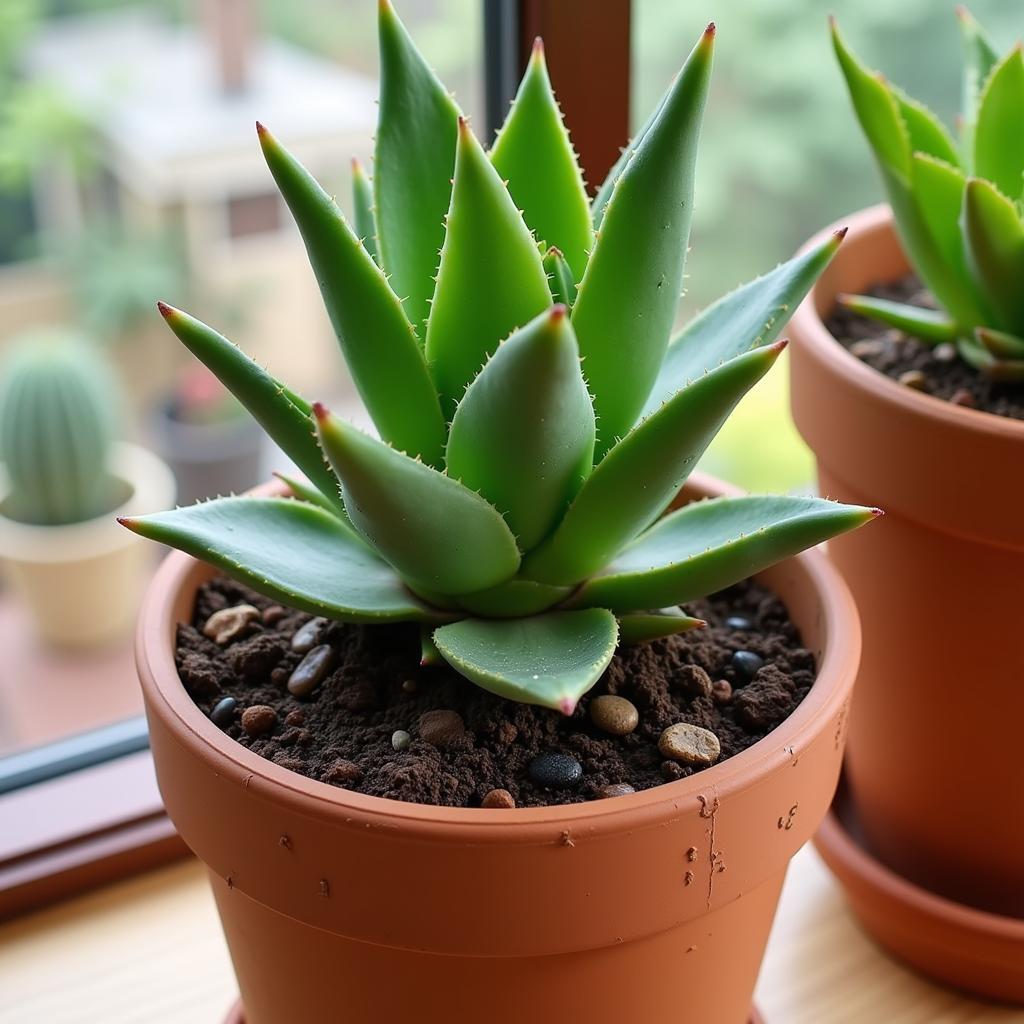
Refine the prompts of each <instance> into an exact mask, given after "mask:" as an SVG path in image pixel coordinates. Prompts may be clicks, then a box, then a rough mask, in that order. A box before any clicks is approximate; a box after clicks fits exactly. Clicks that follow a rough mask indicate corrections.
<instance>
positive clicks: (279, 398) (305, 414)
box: [157, 302, 343, 512]
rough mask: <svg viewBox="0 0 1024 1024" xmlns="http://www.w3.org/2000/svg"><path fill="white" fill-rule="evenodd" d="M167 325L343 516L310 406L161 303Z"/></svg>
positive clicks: (228, 345)
mask: <svg viewBox="0 0 1024 1024" xmlns="http://www.w3.org/2000/svg"><path fill="white" fill-rule="evenodd" d="M157 305H158V307H159V309H160V312H161V314H162V315H163V318H164V320H166V321H167V326H168V327H170V329H171V330H172V331H174V333H175V334H176V335H177V336H178V338H179V339H180V341H181V342H182V343H183V344H184V346H185V347H186V348H187V349H188V350H189V351H190V352H191V353H192V354H193V355H194V356H195V357H196V358H197V359H198V360H199V361H200V362H202V363H204V364H205V365H206V367H207V368H208V369H209V370H210V371H211V372H212V373H213V374H214V375H215V376H216V377H217V378H218V380H220V382H221V383H222V384H223V385H224V386H225V387H226V388H227V389H228V391H230V392H231V393H232V394H233V395H234V396H235V398H237V399H238V401H239V402H241V403H242V405H244V406H245V408H246V409H247V410H248V411H249V412H250V413H251V415H252V417H253V418H254V419H255V420H256V422H257V423H259V425H260V426H261V427H263V429H264V430H265V431H266V432H267V433H268V434H269V435H270V437H271V439H272V440H273V441H274V443H275V444H277V445H278V446H279V447H280V448H281V449H282V450H283V451H284V452H285V453H286V454H287V455H288V457H289V458H290V459H291V460H292V461H293V462H294V463H295V464H296V465H297V466H298V467H299V469H301V470H302V472H303V473H305V474H306V476H308V477H309V479H310V480H311V481H313V484H314V485H315V487H316V488H317V490H319V491H320V492H321V493H322V494H323V495H324V496H325V497H326V498H329V499H330V501H331V502H332V503H333V504H334V505H335V507H336V509H337V510H338V511H339V512H342V511H343V508H342V504H341V495H340V493H339V490H338V488H339V484H338V478H337V477H336V476H335V475H334V473H333V472H332V471H331V469H330V468H329V467H328V466H327V465H326V463H325V462H324V455H323V452H322V451H320V446H319V445H318V444H317V442H316V436H315V433H314V430H313V422H312V420H311V419H310V406H309V404H308V403H306V401H305V400H304V399H302V398H300V397H299V396H298V395H296V394H295V393H294V392H292V391H289V390H288V389H287V388H286V387H285V386H284V385H283V384H282V383H281V382H280V381H279V380H277V379H276V378H275V377H272V376H271V375H270V374H269V373H267V371H266V370H264V369H263V367H262V366H260V365H259V364H258V363H256V362H254V361H253V360H252V359H250V358H249V357H248V356H247V355H246V354H245V353H244V352H243V351H242V350H241V349H240V348H239V347H238V346H237V345H234V344H232V343H231V342H230V341H228V339H227V338H225V337H224V336H223V335H220V334H218V333H217V332H216V331H215V330H214V329H213V328H212V327H207V325H206V324H204V323H203V322H202V321H201V320H197V319H196V318H195V317H193V316H189V315H188V313H185V312H182V310H180V309H175V308H174V307H173V306H168V305H167V303H166V302H159V303H157Z"/></svg>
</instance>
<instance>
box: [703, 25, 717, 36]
mask: <svg viewBox="0 0 1024 1024" xmlns="http://www.w3.org/2000/svg"><path fill="white" fill-rule="evenodd" d="M717 31H718V29H717V28H716V27H715V23H714V22H713V21H709V22H708V27H707V28H706V29H704V38H705V39H714V38H715V33H716V32H717Z"/></svg>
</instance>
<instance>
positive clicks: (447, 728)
mask: <svg viewBox="0 0 1024 1024" xmlns="http://www.w3.org/2000/svg"><path fill="white" fill-rule="evenodd" d="M465 731H466V726H465V723H464V722H463V721H462V715H460V714H459V713H458V712H457V711H447V710H443V711H426V712H424V713H423V714H422V715H420V724H419V733H420V738H421V739H423V740H426V742H427V743H432V744H433V745H434V746H435V747H442V748H443V747H448V746H450V745H451V744H452V743H454V742H455V741H456V740H458V739H460V738H461V736H462V734H463V733H464V732H465Z"/></svg>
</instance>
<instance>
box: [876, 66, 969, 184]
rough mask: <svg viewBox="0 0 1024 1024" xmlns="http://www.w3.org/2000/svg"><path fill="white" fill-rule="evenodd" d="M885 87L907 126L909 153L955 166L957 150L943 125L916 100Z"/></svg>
mask: <svg viewBox="0 0 1024 1024" xmlns="http://www.w3.org/2000/svg"><path fill="white" fill-rule="evenodd" d="M889 88H890V89H891V90H892V94H893V96H894V98H895V100H896V103H897V105H898V107H899V111H900V117H902V118H903V124H904V125H905V126H906V129H907V141H908V142H909V144H910V154H911V155H913V154H915V153H924V154H925V155H927V156H930V157H934V158H935V159H936V160H942V161H943V162H944V163H947V164H951V165H952V166H953V167H959V166H960V153H959V152H958V150H957V148H956V143H955V142H954V141H953V137H952V136H951V135H950V134H949V132H948V131H947V129H946V126H945V125H944V124H943V123H942V122H941V121H940V120H939V119H938V118H937V117H936V116H935V114H933V113H932V112H931V111H930V110H929V109H928V108H927V107H926V106H925V105H924V104H923V103H921V102H920V101H919V100H915V99H914V98H913V97H911V96H908V95H907V94H906V93H905V92H903V91H902V90H901V89H897V88H896V87H895V86H893V85H890V86H889ZM908 170H909V169H908Z"/></svg>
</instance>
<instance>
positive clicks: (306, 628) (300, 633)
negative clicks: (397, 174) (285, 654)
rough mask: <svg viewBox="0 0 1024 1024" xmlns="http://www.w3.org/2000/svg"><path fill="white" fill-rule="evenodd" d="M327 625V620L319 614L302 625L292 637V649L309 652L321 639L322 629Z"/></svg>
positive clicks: (300, 652)
mask: <svg viewBox="0 0 1024 1024" xmlns="http://www.w3.org/2000/svg"><path fill="white" fill-rule="evenodd" d="M326 625H327V620H326V619H323V618H320V617H319V616H317V617H316V618H314V619H310V620H309V622H307V623H305V624H304V625H302V626H300V627H299V628H298V629H297V630H296V631H295V635H294V636H293V637H292V650H293V651H295V652H296V653H297V654H308V653H309V652H310V651H311V650H313V648H314V647H316V645H317V643H318V642H319V640H320V630H322V629H323V628H324V626H326Z"/></svg>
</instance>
